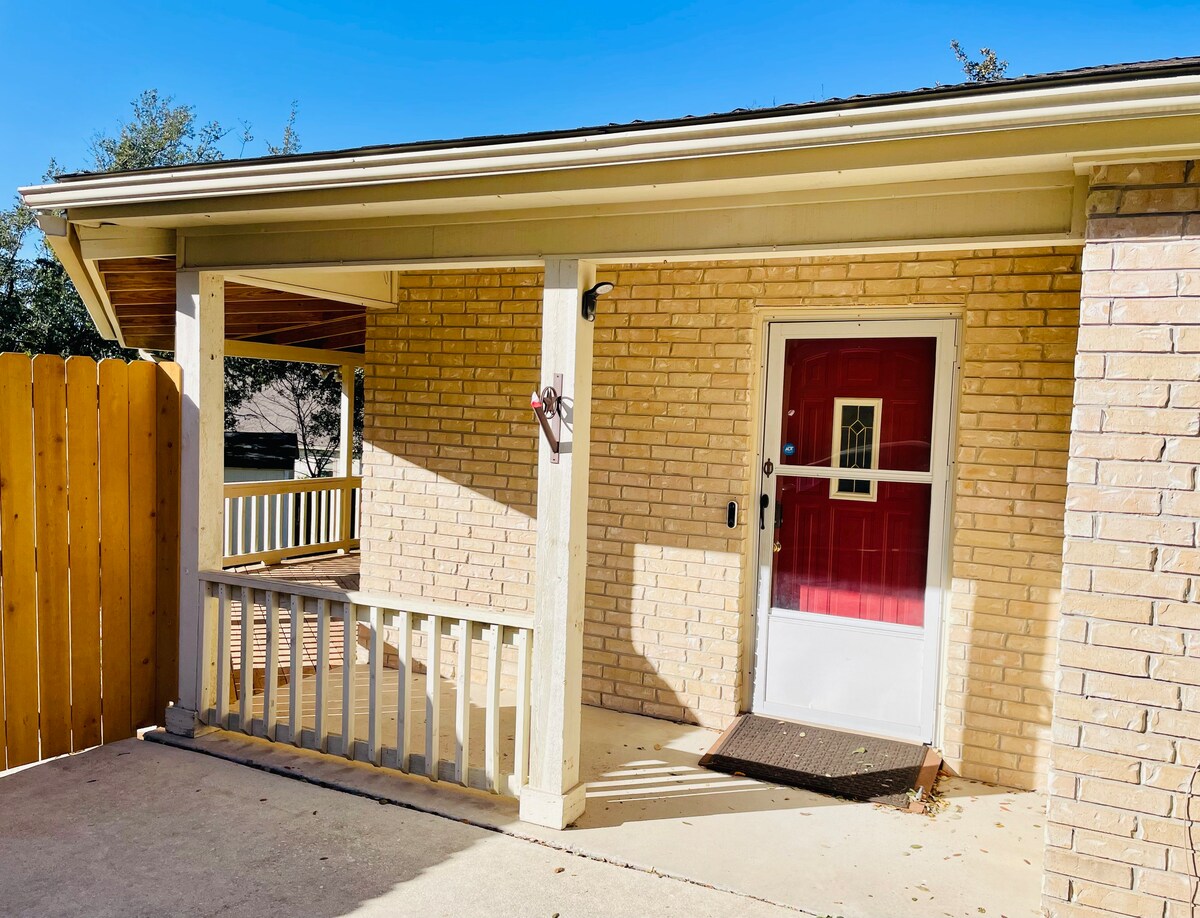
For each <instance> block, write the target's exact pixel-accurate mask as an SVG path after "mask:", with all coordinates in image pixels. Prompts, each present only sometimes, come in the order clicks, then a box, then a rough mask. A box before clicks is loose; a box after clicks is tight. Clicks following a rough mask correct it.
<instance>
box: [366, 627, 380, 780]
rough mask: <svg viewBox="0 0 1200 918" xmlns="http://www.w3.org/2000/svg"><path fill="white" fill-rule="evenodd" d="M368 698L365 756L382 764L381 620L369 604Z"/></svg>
mask: <svg viewBox="0 0 1200 918" xmlns="http://www.w3.org/2000/svg"><path fill="white" fill-rule="evenodd" d="M367 653H368V657H367V666H368V673H369V680H370V681H369V685H370V699H369V701H368V706H367V756H368V758H370V760H371V763H372V764H374V765H381V764H383V729H382V728H383V621H382V620H381V618H380V615H379V608H378V607H377V606H371V643H370V646H369V647H368V650H367Z"/></svg>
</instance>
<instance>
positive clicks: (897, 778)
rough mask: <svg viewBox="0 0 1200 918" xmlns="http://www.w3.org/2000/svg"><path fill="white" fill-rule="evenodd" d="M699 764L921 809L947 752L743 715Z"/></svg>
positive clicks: (753, 715) (918, 810)
mask: <svg viewBox="0 0 1200 918" xmlns="http://www.w3.org/2000/svg"><path fill="white" fill-rule="evenodd" d="M700 765H701V766H702V767H704V768H710V769H712V770H713V771H720V772H725V773H726V774H740V775H745V776H747V777H750V778H757V779H759V780H762V781H771V782H773V783H775V784H786V785H789V786H790V787H801V788H804V789H805V790H811V791H816V792H817V793H820V794H831V795H833V796H835V797H845V798H847V799H850V800H866V801H870V802H871V803H885V804H889V805H891V806H897V807H900V808H901V809H905V810H910V811H912V812H924V810H925V801H926V800H927V798H928V796H929V792H930V791H931V790H932V789H933V783H934V781H935V780H937V773H938V769H939V768H940V767H941V765H942V758H941V756H940V755H938V754H937V753H936V752H935V751H934V750H932V749H930V748H929V747H928V746H921V745H918V744H916V743H903V742H899V741H898V740H887V739H879V738H878V737H874V736H863V735H861V734H858V733H845V732H843V731H841V730H829V729H827V728H825V727H813V726H810V725H808V724H799V723H794V722H792V721H789V720H779V719H778V718H775V717H762V716H760V715H758V714H743V715H742V716H741V717H739V718H738V719H737V720H735V721H734V722H733V724H732V725H730V727H729V729H728V730H726V731H725V732H724V733H722V734H721V737H720V739H718V740H717V742H716V743H715V744H714V745H713V747H712V749H710V750H709V751H708V752H707V753H705V755H704V756H703V758H701V759H700Z"/></svg>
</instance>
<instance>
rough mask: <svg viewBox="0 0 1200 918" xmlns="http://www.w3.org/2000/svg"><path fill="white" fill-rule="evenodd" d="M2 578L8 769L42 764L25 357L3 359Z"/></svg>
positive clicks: (0, 415) (30, 400)
mask: <svg viewBox="0 0 1200 918" xmlns="http://www.w3.org/2000/svg"><path fill="white" fill-rule="evenodd" d="M0 418H3V419H4V428H5V429H4V436H0V540H2V541H0V564H2V565H3V571H2V573H0V577H2V578H3V582H4V607H3V609H2V610H0V615H3V617H4V635H3V636H4V661H3V673H4V686H5V690H4V705H5V707H4V710H5V718H4V719H5V721H6V736H5V745H6V748H7V757H6V761H5V767H8V768H12V767H14V766H17V765H24V764H26V763H28V762H34V761H37V758H38V678H37V606H36V603H37V581H36V576H35V571H34V565H33V563H32V560H33V557H34V544H35V543H34V494H33V379H32V373H31V370H30V363H29V358H28V357H26V356H25V355H24V354H3V355H0Z"/></svg>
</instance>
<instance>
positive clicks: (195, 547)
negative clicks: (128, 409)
mask: <svg viewBox="0 0 1200 918" xmlns="http://www.w3.org/2000/svg"><path fill="white" fill-rule="evenodd" d="M175 360H176V361H177V362H178V363H179V365H180V367H181V368H182V370H183V392H182V397H181V399H180V426H181V434H180V444H179V445H180V449H179V455H180V475H179V701H178V703H177V704H176V705H174V706H173V707H170V708H168V709H167V719H166V724H167V729H168V730H169V731H170V732H172V733H179V734H182V735H184V736H194V735H195V734H196V732H197V730H198V729H202V724H203V722H204V719H205V718H206V717H207V714H208V711H209V709H210V708H212V707H213V705H214V704H215V701H216V695H215V669H216V662H217V661H216V654H215V647H216V632H217V610H216V600H215V599H212V598H206V597H205V596H204V595H203V593H202V591H201V584H200V576H199V575H200V571H202V570H220V568H221V560H222V544H221V543H222V521H223V519H224V494H223V485H224V480H225V282H224V278H222V276H221V275H220V274H213V273H210V272H203V273H201V272H197V271H179V272H178V273H177V274H176V275H175Z"/></svg>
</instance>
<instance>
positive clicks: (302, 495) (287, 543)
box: [224, 478, 362, 567]
mask: <svg viewBox="0 0 1200 918" xmlns="http://www.w3.org/2000/svg"><path fill="white" fill-rule="evenodd" d="M361 489H362V479H361V478H299V479H295V480H291V481H246V482H238V483H237V484H227V485H225V547H224V555H225V560H224V564H225V566H227V567H228V566H229V565H232V564H251V563H254V562H256V561H261V562H263V563H264V564H273V563H275V562H276V561H283V560H285V559H287V558H296V557H300V556H302V555H312V554H318V553H320V552H327V551H339V550H342V551H349V550H350V549H353V548H358V513H359V495H360V492H361Z"/></svg>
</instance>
